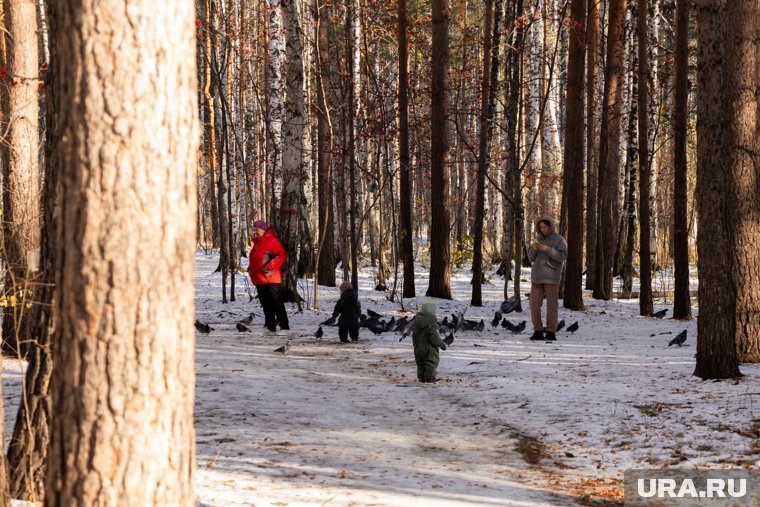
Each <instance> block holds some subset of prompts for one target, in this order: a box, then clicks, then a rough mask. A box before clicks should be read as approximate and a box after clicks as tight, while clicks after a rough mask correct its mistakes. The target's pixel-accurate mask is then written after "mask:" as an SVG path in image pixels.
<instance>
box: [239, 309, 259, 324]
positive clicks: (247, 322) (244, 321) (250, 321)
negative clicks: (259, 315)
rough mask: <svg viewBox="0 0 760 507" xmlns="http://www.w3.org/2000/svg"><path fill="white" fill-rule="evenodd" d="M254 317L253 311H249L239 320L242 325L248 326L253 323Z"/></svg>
mask: <svg viewBox="0 0 760 507" xmlns="http://www.w3.org/2000/svg"><path fill="white" fill-rule="evenodd" d="M254 317H255V314H254V313H253V312H251V313H250V314H249V315H248V317H246V318H244V319H243V320H241V321H240V323H241V324H243V325H244V326H250V325H251V324H253V318H254Z"/></svg>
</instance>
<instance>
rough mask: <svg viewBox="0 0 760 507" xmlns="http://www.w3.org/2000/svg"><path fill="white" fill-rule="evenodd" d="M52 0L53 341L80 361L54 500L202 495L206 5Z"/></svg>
mask: <svg viewBox="0 0 760 507" xmlns="http://www.w3.org/2000/svg"><path fill="white" fill-rule="evenodd" d="M49 7H50V18H51V20H54V23H53V22H51V25H55V26H58V27H61V28H60V29H59V30H55V31H54V36H53V37H51V39H50V40H51V43H52V44H53V45H54V54H56V56H57V57H59V59H60V62H61V64H60V65H55V66H54V72H55V76H54V82H55V83H56V88H55V89H54V90H51V93H55V94H56V98H55V103H56V105H57V107H56V109H55V113H56V115H57V117H59V118H65V123H63V124H61V125H60V126H59V128H57V129H56V132H55V142H54V148H55V151H54V152H53V153H52V156H51V160H50V163H51V164H52V167H53V170H54V171H57V172H58V174H59V175H60V177H61V182H60V191H61V194H60V203H61V209H60V215H57V216H56V227H57V230H58V234H57V237H58V242H57V249H56V251H58V252H62V251H65V252H66V255H65V256H64V255H59V256H57V257H56V286H57V287H58V288H59V292H58V295H59V296H60V297H58V298H57V301H56V315H57V316H58V317H59V318H60V322H59V323H58V327H57V332H56V335H55V339H54V340H53V344H52V350H53V355H54V357H53V361H54V364H59V365H67V367H65V368H63V367H61V368H55V369H54V373H53V380H52V383H51V386H52V410H51V412H52V414H53V419H52V421H51V428H52V432H51V445H50V459H49V461H48V463H49V470H48V475H49V476H48V482H47V498H46V505H49V506H52V507H57V506H89V505H100V506H116V505H118V506H136V507H137V506H140V507H145V506H162V507H165V506H186V507H191V506H194V505H195V496H194V494H193V476H194V468H195V464H194V461H195V452H194V434H193V397H194V385H195V379H194V364H193V354H194V340H193V328H192V324H191V322H192V320H193V318H194V309H193V300H194V296H193V273H194V258H195V244H194V240H195V220H194V217H195V203H196V201H195V192H196V185H195V174H194V171H195V161H196V154H197V149H198V143H197V140H198V139H199V134H200V129H199V125H198V120H197V108H196V100H195V94H196V92H197V80H196V75H195V65H194V60H193V58H192V55H193V52H194V50H195V47H194V46H195V34H194V21H195V13H194V12H193V7H192V4H191V3H189V2H164V3H156V2H150V1H146V0H138V1H135V2H131V3H130V8H129V10H125V9H124V5H123V2H117V1H106V2H100V3H99V4H98V5H97V6H95V5H93V4H92V3H91V2H86V3H85V2H80V1H72V2H50V3H49ZM74 26H76V27H77V29H76V30H72V29H64V27H68V28H71V27H74ZM103 55H107V57H103V58H101V56H103ZM113 62H134V63H135V65H123V66H119V65H112V64H113ZM135 104H140V107H139V108H136V107H135ZM125 147H129V149H125ZM138 196H139V198H138Z"/></svg>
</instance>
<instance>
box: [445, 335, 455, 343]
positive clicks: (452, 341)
mask: <svg viewBox="0 0 760 507" xmlns="http://www.w3.org/2000/svg"><path fill="white" fill-rule="evenodd" d="M443 343H445V344H446V345H451V344H452V343H454V333H449V335H448V336H447V337H446V338H444V339H443Z"/></svg>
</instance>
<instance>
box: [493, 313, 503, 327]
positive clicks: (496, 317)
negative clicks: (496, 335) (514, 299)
mask: <svg viewBox="0 0 760 507" xmlns="http://www.w3.org/2000/svg"><path fill="white" fill-rule="evenodd" d="M499 322H501V313H499V312H496V314H495V315H494V316H493V320H492V321H491V327H492V328H496V326H498V325H499Z"/></svg>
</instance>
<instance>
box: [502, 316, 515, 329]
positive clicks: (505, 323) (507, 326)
mask: <svg viewBox="0 0 760 507" xmlns="http://www.w3.org/2000/svg"><path fill="white" fill-rule="evenodd" d="M501 327H503V328H504V329H507V330H509V331H512V330H514V329H515V325H514V324H512V323H511V322H510V321H509V320H507V318H506V317H504V320H502V321H501Z"/></svg>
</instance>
